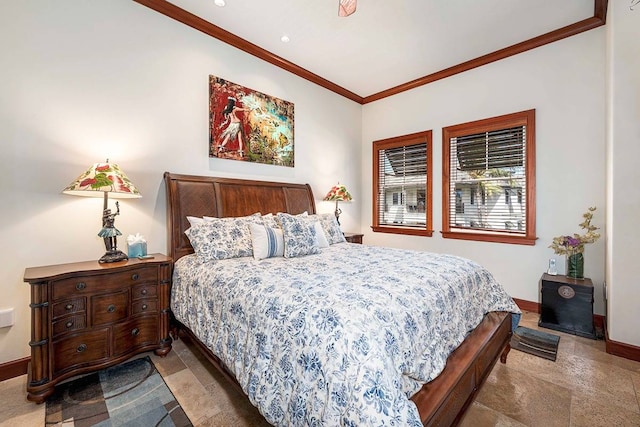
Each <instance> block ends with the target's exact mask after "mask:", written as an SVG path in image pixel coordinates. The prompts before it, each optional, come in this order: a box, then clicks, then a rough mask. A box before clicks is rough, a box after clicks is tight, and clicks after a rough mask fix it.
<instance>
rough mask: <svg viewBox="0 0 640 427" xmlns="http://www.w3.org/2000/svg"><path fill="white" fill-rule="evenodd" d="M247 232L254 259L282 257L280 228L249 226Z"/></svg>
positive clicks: (282, 239) (282, 242)
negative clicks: (249, 233)
mask: <svg viewBox="0 0 640 427" xmlns="http://www.w3.org/2000/svg"><path fill="white" fill-rule="evenodd" d="M249 230H250V231H251V244H252V247H253V257H254V258H255V259H257V260H261V259H265V258H272V257H276V256H284V233H283V232H282V229H281V228H273V227H268V226H266V225H258V224H249Z"/></svg>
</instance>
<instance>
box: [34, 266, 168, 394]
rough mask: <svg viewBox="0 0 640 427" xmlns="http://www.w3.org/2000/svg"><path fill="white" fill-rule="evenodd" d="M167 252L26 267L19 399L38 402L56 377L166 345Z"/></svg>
mask: <svg viewBox="0 0 640 427" xmlns="http://www.w3.org/2000/svg"><path fill="white" fill-rule="evenodd" d="M171 266H172V265H171V259H170V258H169V257H167V256H165V255H162V254H153V258H152V259H146V260H139V259H131V260H128V261H122V262H116V263H111V264H99V263H98V262H97V261H87V262H79V263H72V264H60V265H51V266H45V267H33V268H27V269H26V270H25V273H24V281H25V282H29V284H30V285H31V304H30V307H31V341H30V342H29V346H30V347H31V362H30V364H29V370H28V379H27V399H29V400H31V401H33V402H37V403H42V402H44V401H45V400H46V398H47V397H48V396H49V395H51V394H52V393H53V391H54V388H55V385H56V384H57V383H59V382H60V381H62V380H64V379H66V378H69V377H71V376H74V375H78V374H83V373H86V372H91V371H95V370H99V369H103V368H106V367H108V366H112V365H115V364H117V363H120V362H122V361H124V360H126V359H128V358H129V357H131V356H133V355H135V354H138V353H141V352H144V351H149V350H155V353H156V354H158V355H160V356H164V355H166V354H167V353H168V352H169V351H170V350H171V338H170V337H169V297H170V285H171Z"/></svg>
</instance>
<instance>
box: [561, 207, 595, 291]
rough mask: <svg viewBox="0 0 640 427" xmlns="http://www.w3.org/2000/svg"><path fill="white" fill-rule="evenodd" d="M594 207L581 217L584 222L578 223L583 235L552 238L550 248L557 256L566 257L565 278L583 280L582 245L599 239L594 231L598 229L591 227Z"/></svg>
mask: <svg viewBox="0 0 640 427" xmlns="http://www.w3.org/2000/svg"><path fill="white" fill-rule="evenodd" d="M595 210H596V208H595V207H590V208H589V209H588V210H587V212H585V213H584V214H583V215H582V217H583V218H584V221H582V223H580V224H579V225H580V228H582V229H583V230H585V233H584V234H582V235H581V234H577V233H575V234H573V235H572V236H558V237H554V238H553V242H552V243H551V245H549V247H550V248H552V249H553V251H554V252H555V253H556V254H558V255H565V256H566V257H567V259H566V261H567V263H566V266H567V277H571V278H573V279H584V245H586V244H587V243H594V242H595V241H596V240H598V239H599V238H600V234H599V233H598V232H597V231H596V230H598V229H599V228H598V227H596V226H594V225H591V220H592V219H593V212H594V211H595Z"/></svg>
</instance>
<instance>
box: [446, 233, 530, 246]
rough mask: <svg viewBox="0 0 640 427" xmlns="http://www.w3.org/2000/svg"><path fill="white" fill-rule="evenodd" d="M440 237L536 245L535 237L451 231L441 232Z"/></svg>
mask: <svg viewBox="0 0 640 427" xmlns="http://www.w3.org/2000/svg"><path fill="white" fill-rule="evenodd" d="M442 237H443V238H445V239H459V240H475V241H479V242H494V243H510V244H513V245H529V246H533V245H535V244H536V240H538V238H537V237H532V236H506V235H498V234H486V233H461V232H453V231H443V232H442Z"/></svg>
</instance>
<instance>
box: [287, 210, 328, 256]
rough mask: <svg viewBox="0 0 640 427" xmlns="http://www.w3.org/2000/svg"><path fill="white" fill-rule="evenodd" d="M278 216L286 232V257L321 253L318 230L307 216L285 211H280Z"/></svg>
mask: <svg viewBox="0 0 640 427" xmlns="http://www.w3.org/2000/svg"><path fill="white" fill-rule="evenodd" d="M277 217H278V221H280V225H282V232H283V233H284V256H285V258H295V257H299V256H304V255H312V254H317V253H320V248H319V247H318V239H317V238H316V231H315V229H314V227H313V225H311V224H309V221H308V220H307V219H306V218H303V217H297V216H293V215H289V214H285V213H279V214H278V215H277Z"/></svg>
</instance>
